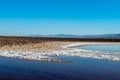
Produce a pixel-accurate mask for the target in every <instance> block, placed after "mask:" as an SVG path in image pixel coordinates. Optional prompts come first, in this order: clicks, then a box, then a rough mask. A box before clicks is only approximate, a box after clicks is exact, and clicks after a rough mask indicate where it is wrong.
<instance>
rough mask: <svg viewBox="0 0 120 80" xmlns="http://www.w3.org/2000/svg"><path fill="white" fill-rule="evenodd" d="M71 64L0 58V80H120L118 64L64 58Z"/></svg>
mask: <svg viewBox="0 0 120 80" xmlns="http://www.w3.org/2000/svg"><path fill="white" fill-rule="evenodd" d="M62 58H63V59H64V58H65V59H70V60H72V61H73V62H72V63H55V62H39V61H28V60H19V59H13V58H4V57H0V80H120V63H119V62H111V61H103V60H96V59H88V58H79V57H66V56H62Z"/></svg>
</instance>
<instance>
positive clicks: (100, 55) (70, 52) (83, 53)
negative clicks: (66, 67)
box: [0, 43, 120, 62]
mask: <svg viewBox="0 0 120 80" xmlns="http://www.w3.org/2000/svg"><path fill="white" fill-rule="evenodd" d="M89 44H101V43H75V44H70V45H66V46H62V47H63V48H64V50H50V51H43V52H29V51H26V52H23V51H6V52H0V56H5V57H14V58H20V59H28V60H39V61H56V62H61V61H62V60H60V59H56V58H55V56H78V57H86V58H94V59H104V60H111V61H120V52H107V51H92V50H83V49H76V48H70V47H72V46H78V45H89ZM102 44H105V43H102ZM106 44H108V43H106ZM113 44H114V43H113Z"/></svg>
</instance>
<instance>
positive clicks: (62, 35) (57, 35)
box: [29, 33, 120, 38]
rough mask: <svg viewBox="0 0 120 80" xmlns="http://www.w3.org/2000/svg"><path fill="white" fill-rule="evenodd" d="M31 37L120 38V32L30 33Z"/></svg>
mask: <svg viewBox="0 0 120 80" xmlns="http://www.w3.org/2000/svg"><path fill="white" fill-rule="evenodd" d="M29 36H31V37H60V38H64V37H66V38H69V37H70V38H120V33H119V34H103V35H73V34H55V35H40V34H35V35H29Z"/></svg>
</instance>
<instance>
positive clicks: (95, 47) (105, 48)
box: [77, 44, 120, 52]
mask: <svg viewBox="0 0 120 80" xmlns="http://www.w3.org/2000/svg"><path fill="white" fill-rule="evenodd" d="M77 48H81V49H87V50H100V51H117V52H118V51H119V52H120V45H116V44H113V45H112V44H99V45H86V46H78V47H77Z"/></svg>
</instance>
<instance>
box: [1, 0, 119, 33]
mask: <svg viewBox="0 0 120 80" xmlns="http://www.w3.org/2000/svg"><path fill="white" fill-rule="evenodd" d="M109 33H120V0H0V35H29V34H77V35H86V34H109Z"/></svg>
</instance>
